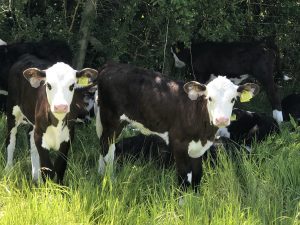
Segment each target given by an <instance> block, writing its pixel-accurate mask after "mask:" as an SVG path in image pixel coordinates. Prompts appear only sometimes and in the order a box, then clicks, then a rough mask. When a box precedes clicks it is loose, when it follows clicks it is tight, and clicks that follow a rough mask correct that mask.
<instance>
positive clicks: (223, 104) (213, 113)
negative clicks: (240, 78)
mask: <svg viewBox="0 0 300 225" xmlns="http://www.w3.org/2000/svg"><path fill="white" fill-rule="evenodd" d="M237 89H238V86H237V85H235V84H233V83H232V82H231V81H230V80H228V79H227V78H226V77H222V76H218V77H217V78H216V79H214V80H213V81H211V82H209V83H208V84H207V85H206V93H205V95H206V98H207V99H208V101H207V111H208V114H209V118H210V121H211V123H213V124H214V125H216V126H218V123H217V119H219V118H225V119H228V124H226V125H225V124H222V127H225V126H228V125H229V124H230V117H231V113H232V108H233V105H234V101H233V102H232V100H234V99H236V98H237V96H238V95H239V93H238V92H237ZM209 99H210V100H211V101H209ZM220 127H221V126H220Z"/></svg>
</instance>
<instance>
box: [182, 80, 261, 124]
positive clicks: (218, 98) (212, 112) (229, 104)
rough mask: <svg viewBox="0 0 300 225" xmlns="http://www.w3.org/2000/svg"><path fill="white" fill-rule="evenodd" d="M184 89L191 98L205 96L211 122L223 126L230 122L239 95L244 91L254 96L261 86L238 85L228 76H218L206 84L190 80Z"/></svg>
mask: <svg viewBox="0 0 300 225" xmlns="http://www.w3.org/2000/svg"><path fill="white" fill-rule="evenodd" d="M184 90H185V92H186V93H187V94H188V96H189V98H190V99H191V100H196V99H198V97H200V96H205V99H206V101H207V110H208V114H209V118H210V122H211V124H213V125H215V126H216V127H219V128H221V127H226V126H228V125H229V124H230V117H231V113H232V108H233V105H234V102H235V101H236V99H237V97H238V96H241V93H243V92H247V94H248V95H250V96H251V97H252V96H254V95H256V94H257V93H258V90H259V87H258V86H257V85H256V84H250V83H248V84H244V85H241V86H237V85H235V84H233V83H232V82H231V81H230V80H229V79H227V78H226V77H222V76H218V77H217V78H216V79H214V80H213V81H211V82H209V83H208V84H207V85H206V86H205V85H203V84H200V83H198V82H196V81H191V82H188V83H186V84H185V85H184Z"/></svg>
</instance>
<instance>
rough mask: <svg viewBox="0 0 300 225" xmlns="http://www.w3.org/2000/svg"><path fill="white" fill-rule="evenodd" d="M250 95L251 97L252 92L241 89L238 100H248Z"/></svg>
mask: <svg viewBox="0 0 300 225" xmlns="http://www.w3.org/2000/svg"><path fill="white" fill-rule="evenodd" d="M252 97H253V95H252V92H250V91H243V92H242V94H241V97H240V102H249V101H250V99H251V98H252Z"/></svg>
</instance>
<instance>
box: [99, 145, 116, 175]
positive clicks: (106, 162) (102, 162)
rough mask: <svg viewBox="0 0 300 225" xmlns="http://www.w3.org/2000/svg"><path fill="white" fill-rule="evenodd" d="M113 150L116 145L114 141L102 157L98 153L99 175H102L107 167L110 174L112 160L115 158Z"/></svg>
mask: <svg viewBox="0 0 300 225" xmlns="http://www.w3.org/2000/svg"><path fill="white" fill-rule="evenodd" d="M115 151H116V145H115V143H113V144H111V145H110V146H109V148H108V152H107V154H106V156H105V157H103V155H102V154H100V157H99V161H98V162H99V166H98V173H99V174H100V175H102V176H103V175H104V174H105V171H106V170H107V167H108V169H109V170H110V172H111V174H112V171H113V166H114V160H115Z"/></svg>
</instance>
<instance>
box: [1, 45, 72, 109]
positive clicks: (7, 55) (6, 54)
mask: <svg viewBox="0 0 300 225" xmlns="http://www.w3.org/2000/svg"><path fill="white" fill-rule="evenodd" d="M24 54H32V55H35V56H37V57H38V58H40V59H45V60H47V61H49V62H51V63H52V64H54V63H55V62H65V63H67V64H71V63H72V52H71V49H70V47H69V46H68V45H67V44H66V43H65V42H63V41H60V40H49V41H39V42H26V43H13V44H6V43H5V44H3V45H1V43H0V107H1V108H0V111H2V112H5V105H6V99H7V94H8V93H7V89H8V74H9V70H10V68H11V67H12V65H13V64H14V63H15V62H17V61H18V60H19V57H20V56H22V55H24Z"/></svg>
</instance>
